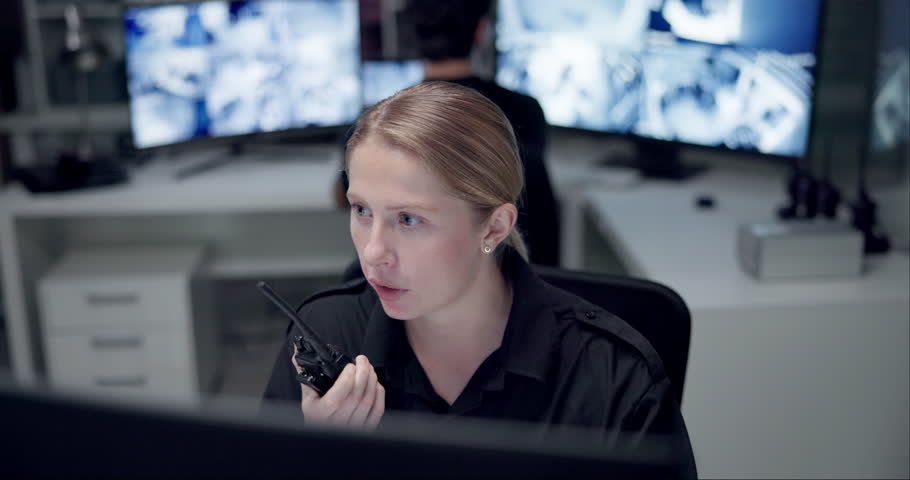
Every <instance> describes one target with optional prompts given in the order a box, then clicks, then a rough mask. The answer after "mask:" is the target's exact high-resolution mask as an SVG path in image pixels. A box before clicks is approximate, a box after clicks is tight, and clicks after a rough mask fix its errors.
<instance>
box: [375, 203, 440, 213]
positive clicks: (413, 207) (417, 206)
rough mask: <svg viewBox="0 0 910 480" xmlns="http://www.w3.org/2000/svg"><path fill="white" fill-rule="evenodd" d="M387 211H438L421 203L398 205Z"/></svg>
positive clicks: (389, 207)
mask: <svg viewBox="0 0 910 480" xmlns="http://www.w3.org/2000/svg"><path fill="white" fill-rule="evenodd" d="M386 210H425V211H427V212H435V211H436V210H437V209H436V208H435V207H431V206H430V205H427V204H423V203H420V202H410V203H401V204H398V205H390V206H388V207H386Z"/></svg>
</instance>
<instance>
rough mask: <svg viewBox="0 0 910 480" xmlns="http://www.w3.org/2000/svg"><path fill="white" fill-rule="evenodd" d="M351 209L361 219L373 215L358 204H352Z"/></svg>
mask: <svg viewBox="0 0 910 480" xmlns="http://www.w3.org/2000/svg"><path fill="white" fill-rule="evenodd" d="M351 209H353V210H354V213H356V214H357V216H360V217H369V216H370V214H371V213H372V212H370V209H369V208H367V207H364V206H363V205H358V204H356V203H354V204H351Z"/></svg>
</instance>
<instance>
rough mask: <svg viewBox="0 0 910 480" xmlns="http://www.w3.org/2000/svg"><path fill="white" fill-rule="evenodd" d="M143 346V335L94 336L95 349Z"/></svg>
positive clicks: (93, 347) (93, 345)
mask: <svg viewBox="0 0 910 480" xmlns="http://www.w3.org/2000/svg"><path fill="white" fill-rule="evenodd" d="M141 346H142V337H136V336H134V337H107V338H104V337H92V349H93V350H113V349H126V348H139V347H141Z"/></svg>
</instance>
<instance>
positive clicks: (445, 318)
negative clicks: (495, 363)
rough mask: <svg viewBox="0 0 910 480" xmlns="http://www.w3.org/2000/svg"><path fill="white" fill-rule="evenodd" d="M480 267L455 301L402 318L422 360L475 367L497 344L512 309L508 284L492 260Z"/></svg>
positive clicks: (410, 339)
mask: <svg viewBox="0 0 910 480" xmlns="http://www.w3.org/2000/svg"><path fill="white" fill-rule="evenodd" d="M482 268H483V271H482V272H481V275H480V279H479V280H478V281H476V282H473V283H472V284H471V285H470V286H469V288H468V290H467V291H466V292H465V294H464V295H463V296H462V298H460V299H459V300H458V301H457V302H456V303H454V304H452V305H450V306H449V307H448V308H446V309H445V310H444V311H440V312H435V313H434V314H432V315H428V316H426V317H423V318H419V319H414V320H409V321H408V322H405V329H406V332H407V336H408V341H409V342H410V344H411V347H412V348H413V349H414V352H415V353H416V354H417V356H418V358H420V359H421V360H422V361H423V360H427V361H434V360H435V361H441V362H450V361H452V360H453V359H462V360H463V362H466V363H467V364H473V363H476V365H475V366H474V367H475V368H476V367H477V366H479V365H480V362H482V361H483V360H484V359H485V358H486V357H487V356H489V354H490V353H492V352H493V351H494V350H496V349H497V348H499V345H500V344H501V343H502V337H503V334H504V332H505V327H506V324H507V323H508V319H509V312H510V311H511V309H512V287H511V285H510V284H509V283H508V282H507V281H506V280H505V278H503V276H502V273H500V271H499V268H498V266H497V265H496V262H492V261H491V262H486V263H485V264H484V266H483V267H482ZM421 357H423V358H421Z"/></svg>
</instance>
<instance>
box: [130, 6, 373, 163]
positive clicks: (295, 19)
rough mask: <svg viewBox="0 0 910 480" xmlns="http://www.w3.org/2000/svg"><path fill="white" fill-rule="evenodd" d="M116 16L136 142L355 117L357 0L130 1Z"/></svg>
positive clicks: (224, 135) (339, 122) (144, 144)
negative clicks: (122, 36)
mask: <svg viewBox="0 0 910 480" xmlns="http://www.w3.org/2000/svg"><path fill="white" fill-rule="evenodd" d="M123 19H124V32H125V37H126V44H125V55H126V68H127V86H128V88H127V89H128V92H129V104H130V115H131V125H132V133H133V143H134V145H135V147H137V148H150V147H160V146H167V145H174V144H178V143H185V142H189V141H195V140H202V139H216V138H217V139H232V140H236V139H237V138H238V137H241V136H249V135H253V134H263V133H269V132H280V131H288V130H292V129H294V130H296V129H305V128H309V129H314V128H319V127H339V126H344V125H348V124H351V123H353V122H354V120H356V118H357V116H358V115H359V114H360V111H361V99H360V88H361V87H360V56H359V21H358V9H357V1H356V0H250V1H225V0H214V1H202V2H182V3H169V4H154V5H149V2H147V1H146V2H142V3H137V2H136V1H135V0H133V3H132V4H130V5H128V6H127V7H126V8H125V10H124V17H123Z"/></svg>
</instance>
